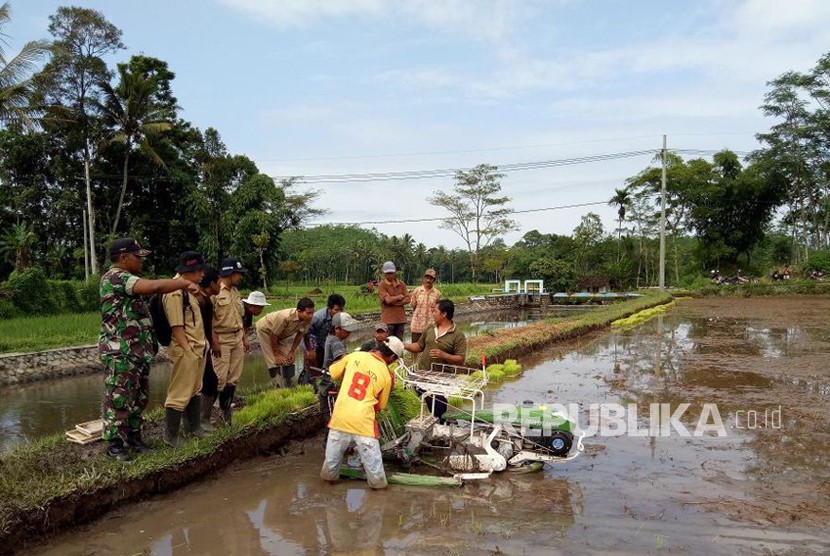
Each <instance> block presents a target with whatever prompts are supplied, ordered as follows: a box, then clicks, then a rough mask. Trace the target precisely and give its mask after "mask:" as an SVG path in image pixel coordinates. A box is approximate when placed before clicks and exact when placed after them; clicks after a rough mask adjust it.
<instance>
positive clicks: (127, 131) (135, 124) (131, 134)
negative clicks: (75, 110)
mask: <svg viewBox="0 0 830 556" xmlns="http://www.w3.org/2000/svg"><path fill="white" fill-rule="evenodd" d="M118 73H119V74H120V78H121V79H120V81H119V83H118V86H117V87H115V88H113V87H112V85H110V84H109V83H101V89H102V90H103V92H104V101H103V102H102V103H97V104H98V107H99V108H100V109H101V111H102V113H103V115H104V121H105V122H106V123H107V124H108V125H110V126H112V129H113V132H112V135H111V136H110V139H109V142H110V143H119V144H122V145H124V174H123V181H122V182H121V195H120V196H119V197H118V206H117V208H116V210H115V220H113V223H112V229H111V233H115V232H116V230H117V229H118V221H119V220H120V218H121V209H122V208H123V206H124V196H125V195H126V193H127V182H128V178H129V173H128V170H129V164H130V154H132V151H133V148H134V147H136V146H137V147H138V149H139V150H140V151H141V152H142V153H144V154H145V155H146V156H147V157H148V158H150V160H152V161H153V162H155V163H156V164H158V165H159V166H161V167H163V168H164V167H166V166H165V164H164V161H163V160H162V159H161V156H159V153H158V151H156V149H155V147H154V144H153V143H154V140H156V139H158V138H159V136H160V135H161V134H162V133H164V132H165V131H169V130H170V129H171V128H172V127H173V126H172V124H171V123H170V122H169V121H168V120H167V119H166V114H167V111H166V110H165V109H164V108H162V107H161V106H158V105H157V103H156V102H155V93H156V92H157V90H158V86H157V85H156V83H155V82H154V81H153V80H150V79H147V78H146V77H144V76H143V75H142V74H141V73H138V72H131V71H130V69H129V68H128V67H126V66H119V68H118Z"/></svg>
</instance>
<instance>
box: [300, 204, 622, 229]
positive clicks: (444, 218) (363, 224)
mask: <svg viewBox="0 0 830 556" xmlns="http://www.w3.org/2000/svg"><path fill="white" fill-rule="evenodd" d="M607 204H608V201H592V202H589V203H575V204H572V205H559V206H555V207H543V208H534V209H523V210H510V211H506V212H505V214H527V213H530V212H544V211H548V210H563V209H569V208H580V207H590V206H594V205H607ZM446 219H447V218H446V217H442V218H438V217H435V218H411V219H407V220H375V221H368V222H366V221H362V222H318V223H316V224H317V225H320V226H327V225H328V226H368V225H379V224H413V223H421V222H442V221H444V220H446Z"/></svg>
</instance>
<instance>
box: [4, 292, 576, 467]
mask: <svg viewBox="0 0 830 556" xmlns="http://www.w3.org/2000/svg"><path fill="white" fill-rule="evenodd" d="M586 310H590V307H589V306H574V307H570V308H554V307H551V308H545V309H544V310H540V309H522V310H507V311H498V312H492V313H477V314H472V315H465V316H460V317H459V318H458V319H457V320H458V324H459V325H460V326H461V327H462V328H463V329H464V332H465V333H466V334H467V335H468V336H474V335H476V334H486V333H487V332H489V331H493V330H498V329H500V328H510V327H518V326H524V325H525V324H527V323H529V322H533V321H536V320H539V319H541V318H550V317H557V316H572V315H574V314H581V313H584V312H585V311H586ZM371 336H372V331H371V330H362V331H359V332H355V333H354V334H353V335H352V337H350V338H349V345H351V346H354V347H356V346H359V345H360V343H362V342H363V341H365V340H366V339H368V338H370V337H371ZM169 377H170V366H169V364H167V363H158V364H155V365H154V366H153V369H152V371H151V373H150V408H152V407H156V406H158V405H161V404H162V403H164V397H165V395H166V392H167V383H168V381H169ZM102 380H103V379H102V376H101V374H100V373H93V374H89V375H84V376H75V377H67V378H60V379H56V380H49V381H42V382H35V383H30V384H20V385H15V386H6V387H3V388H0V451H3V450H6V449H8V448H10V447H12V446H14V445H15V444H18V443H20V442H24V441H25V440H26V439H34V438H38V437H41V436H45V435H48V434H53V433H56V432H63V431H66V430H69V429H72V428H73V427H74V426H75V424H76V423H83V422H85V421H90V420H92V419H96V418H98V417H100V414H101V400H102V397H103V382H102ZM266 383H268V372H267V370H266V368H265V360H264V359H263V358H262V355H261V354H260V353H259V352H255V353H252V354H250V355H249V356H247V358H246V360H245V372H244V374H243V375H242V380H241V382H240V385H241V386H242V387H246V386H254V385H257V384H260V385H262V384H266Z"/></svg>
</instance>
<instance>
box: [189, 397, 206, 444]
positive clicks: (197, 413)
mask: <svg viewBox="0 0 830 556" xmlns="http://www.w3.org/2000/svg"><path fill="white" fill-rule="evenodd" d="M184 432H185V433H186V434H187V435H188V436H195V437H197V438H201V437H203V436H204V435H205V433H204V431H203V430H202V396H193V397H192V398H190V401H189V402H187V407H185V408H184Z"/></svg>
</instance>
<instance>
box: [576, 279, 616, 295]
mask: <svg viewBox="0 0 830 556" xmlns="http://www.w3.org/2000/svg"><path fill="white" fill-rule="evenodd" d="M576 287H577V289H579V290H581V291H586V292H588V293H608V292H610V291H611V290H613V288H614V280H612V279H611V277H610V276H586V277H585V278H582V279H581V280H580V281H579V282H578V283H577V285H576Z"/></svg>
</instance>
